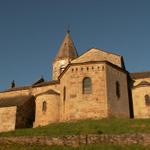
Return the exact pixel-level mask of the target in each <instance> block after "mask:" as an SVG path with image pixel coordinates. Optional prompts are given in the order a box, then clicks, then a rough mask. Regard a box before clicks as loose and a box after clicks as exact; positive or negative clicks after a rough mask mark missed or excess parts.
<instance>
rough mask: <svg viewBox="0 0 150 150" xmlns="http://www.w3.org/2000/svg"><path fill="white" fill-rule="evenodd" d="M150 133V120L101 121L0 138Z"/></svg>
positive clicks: (55, 125) (8, 133) (18, 130)
mask: <svg viewBox="0 0 150 150" xmlns="http://www.w3.org/2000/svg"><path fill="white" fill-rule="evenodd" d="M101 133H106V134H120V133H150V119H116V118H113V119H101V120H80V121H74V122H66V123H54V124H50V125H48V126H43V127H38V128H34V129H31V128H30V129H17V130H15V131H11V132H6V133H0V136H38V135H46V136H63V135H78V134H101Z"/></svg>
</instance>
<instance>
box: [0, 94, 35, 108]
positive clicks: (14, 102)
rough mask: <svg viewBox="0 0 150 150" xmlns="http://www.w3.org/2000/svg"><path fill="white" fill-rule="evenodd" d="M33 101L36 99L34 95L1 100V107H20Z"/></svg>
mask: <svg viewBox="0 0 150 150" xmlns="http://www.w3.org/2000/svg"><path fill="white" fill-rule="evenodd" d="M31 99H34V97H33V96H32V95H23V96H15V97H8V98H0V107H11V106H20V105H22V104H24V103H25V102H27V101H28V100H31Z"/></svg>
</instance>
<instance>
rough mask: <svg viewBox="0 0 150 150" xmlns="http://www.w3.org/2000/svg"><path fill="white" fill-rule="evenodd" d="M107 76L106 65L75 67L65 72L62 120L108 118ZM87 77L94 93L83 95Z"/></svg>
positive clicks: (62, 84) (62, 85) (94, 64)
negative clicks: (84, 82)
mask: <svg viewBox="0 0 150 150" xmlns="http://www.w3.org/2000/svg"><path fill="white" fill-rule="evenodd" d="M105 75H106V73H105V64H104V63H91V64H84V65H75V66H71V67H70V68H69V69H68V70H67V71H66V72H65V74H64V75H63V76H62V78H61V79H60V85H61V92H60V93H61V105H60V106H61V119H62V120H76V119H86V118H103V117H107V101H106V97H107V94H106V76H105ZM85 77H90V78H91V81H92V91H91V93H88V94H84V93H83V79H84V78H85ZM64 87H65V88H66V91H65V92H64ZM64 95H65V96H64Z"/></svg>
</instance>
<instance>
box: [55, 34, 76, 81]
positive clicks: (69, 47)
mask: <svg viewBox="0 0 150 150" xmlns="http://www.w3.org/2000/svg"><path fill="white" fill-rule="evenodd" d="M77 57H78V54H77V51H76V48H75V46H74V43H73V40H72V38H71V36H70V31H67V33H66V35H65V38H64V40H63V42H62V44H61V46H60V48H59V50H58V52H57V54H56V57H55V59H54V61H53V80H57V79H58V77H59V75H60V74H61V73H62V72H63V71H64V69H65V67H66V66H67V65H68V64H69V63H70V62H71V61H72V60H73V59H75V58H77Z"/></svg>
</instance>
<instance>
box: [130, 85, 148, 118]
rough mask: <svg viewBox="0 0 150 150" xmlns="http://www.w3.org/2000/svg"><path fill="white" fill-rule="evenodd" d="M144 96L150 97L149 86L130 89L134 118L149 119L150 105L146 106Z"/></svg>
mask: <svg viewBox="0 0 150 150" xmlns="http://www.w3.org/2000/svg"><path fill="white" fill-rule="evenodd" d="M145 95H149V96H150V86H143V87H136V88H133V89H132V97H133V109H134V117H135V118H150V105H147V104H146V101H145Z"/></svg>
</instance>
